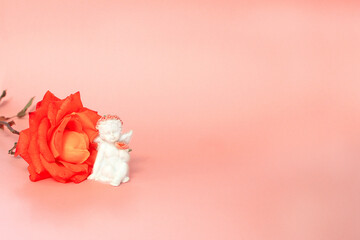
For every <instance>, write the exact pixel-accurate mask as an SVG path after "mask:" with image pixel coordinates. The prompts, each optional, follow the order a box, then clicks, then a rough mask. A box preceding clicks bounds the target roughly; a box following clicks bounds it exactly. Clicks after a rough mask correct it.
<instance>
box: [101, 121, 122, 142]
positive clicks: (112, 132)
mask: <svg viewBox="0 0 360 240" xmlns="http://www.w3.org/2000/svg"><path fill="white" fill-rule="evenodd" d="M122 125H123V123H122V121H121V119H120V118H119V117H118V116H116V115H105V116H103V117H101V118H100V119H99V120H98V122H97V124H96V129H98V130H99V136H100V138H101V139H102V140H104V141H106V142H109V143H114V142H117V141H118V140H119V139H120V136H121V127H122Z"/></svg>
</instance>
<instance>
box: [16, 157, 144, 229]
mask: <svg viewBox="0 0 360 240" xmlns="http://www.w3.org/2000/svg"><path fill="white" fill-rule="evenodd" d="M144 159H146V158H142V157H135V156H134V158H133V159H132V160H131V164H130V168H131V172H130V179H131V180H130V182H128V183H125V184H121V185H120V186H119V187H113V186H111V185H107V184H102V183H99V182H96V181H91V180H85V181H84V182H82V183H80V184H74V183H66V184H63V183H59V182H56V181H55V180H53V179H45V180H42V181H39V182H31V181H29V180H28V181H25V182H24V184H23V185H22V186H20V187H19V188H18V189H17V190H16V191H15V194H16V195H17V197H18V198H19V199H21V200H22V203H23V207H24V208H25V209H24V210H26V211H28V212H30V213H31V215H33V216H34V219H36V220H37V221H53V222H55V223H56V222H58V223H63V222H66V221H68V218H69V217H71V218H76V219H77V218H79V221H80V220H81V219H84V218H86V219H91V217H92V213H94V212H97V214H98V213H99V212H100V213H103V214H105V215H108V214H109V215H111V214H112V213H114V212H121V213H122V214H121V216H123V217H124V218H125V217H126V216H127V215H128V214H131V211H129V210H127V209H129V208H132V207H131V205H136V202H138V200H139V199H141V191H142V190H141V189H146V187H144V186H141V185H142V184H141V183H139V182H138V181H137V178H138V177H139V176H140V175H139V174H140V173H141V171H142V170H141V169H142V168H141V164H142V163H143V161H144Z"/></svg>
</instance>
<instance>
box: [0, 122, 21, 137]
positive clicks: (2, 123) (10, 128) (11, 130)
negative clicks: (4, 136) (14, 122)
mask: <svg viewBox="0 0 360 240" xmlns="http://www.w3.org/2000/svg"><path fill="white" fill-rule="evenodd" d="M0 124H1V125H5V126H6V127H7V128H8V129H9V130H10V132H12V133H13V134H17V135H19V134H20V133H19V132H18V131H16V130H15V129H13V128H12V127H11V126H10V124H9V123H8V122H4V121H0Z"/></svg>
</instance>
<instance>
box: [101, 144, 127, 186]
mask: <svg viewBox="0 0 360 240" xmlns="http://www.w3.org/2000/svg"><path fill="white" fill-rule="evenodd" d="M100 151H103V152H100ZM98 154H99V155H100V156H101V155H102V159H96V161H98V160H100V161H101V165H100V166H99V170H98V172H97V173H96V175H95V176H94V179H95V180H98V181H100V182H104V183H110V184H111V185H113V186H119V185H120V183H122V182H123V183H124V182H127V181H129V165H128V162H129V160H130V155H129V153H128V150H121V149H117V148H116V146H115V145H114V144H110V143H107V142H103V143H101V146H100V148H99V152H98Z"/></svg>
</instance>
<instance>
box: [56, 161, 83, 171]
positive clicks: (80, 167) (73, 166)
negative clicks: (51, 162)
mask: <svg viewBox="0 0 360 240" xmlns="http://www.w3.org/2000/svg"><path fill="white" fill-rule="evenodd" d="M59 162H61V163H62V164H63V165H64V166H65V167H66V168H68V169H70V170H71V171H73V172H76V173H87V172H88V170H89V166H88V165H87V164H85V163H83V164H74V163H69V162H65V161H59Z"/></svg>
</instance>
